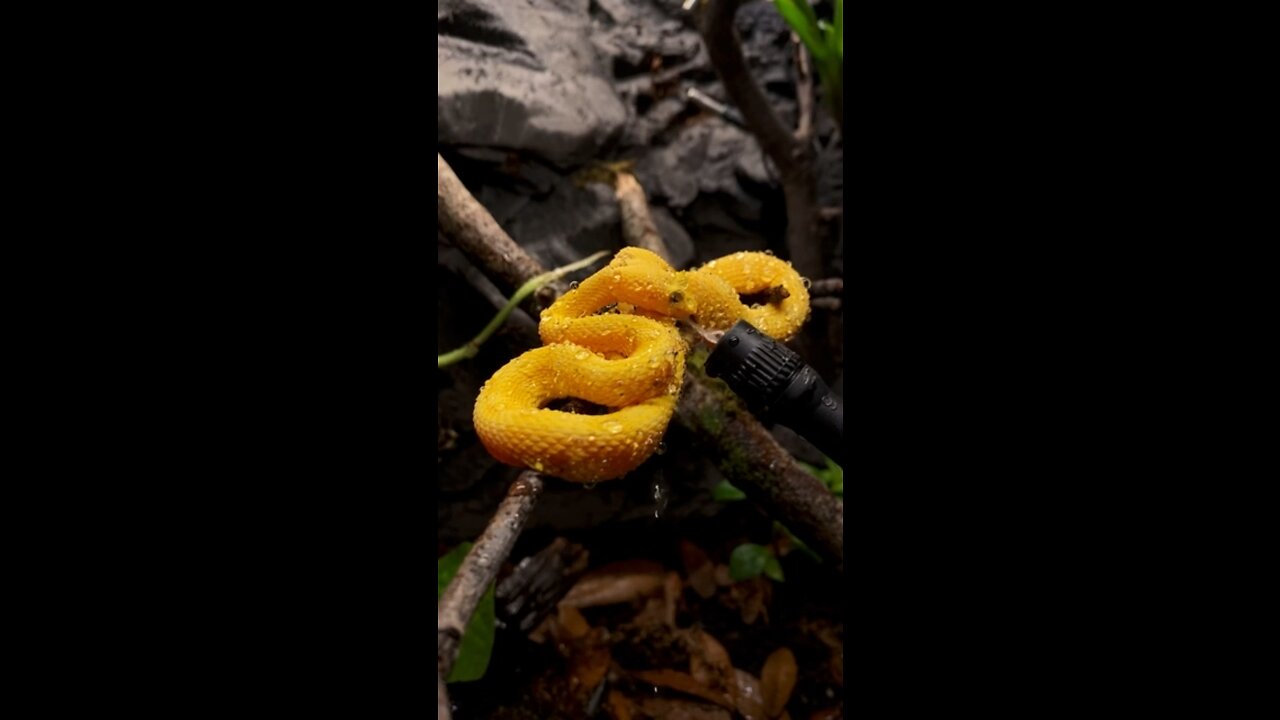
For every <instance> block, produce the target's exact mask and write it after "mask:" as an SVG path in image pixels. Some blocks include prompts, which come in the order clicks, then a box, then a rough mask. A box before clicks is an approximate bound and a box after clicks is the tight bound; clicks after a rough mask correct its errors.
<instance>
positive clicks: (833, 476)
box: [800, 456, 844, 498]
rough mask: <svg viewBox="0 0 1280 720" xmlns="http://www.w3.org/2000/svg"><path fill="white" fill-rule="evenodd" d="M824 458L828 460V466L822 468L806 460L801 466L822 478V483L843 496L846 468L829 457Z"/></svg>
mask: <svg viewBox="0 0 1280 720" xmlns="http://www.w3.org/2000/svg"><path fill="white" fill-rule="evenodd" d="M823 459H825V460H826V461H827V466H826V467H825V468H823V469H821V470H819V469H818V468H816V467H814V466H812V465H810V464H809V463H806V462H801V463H800V467H802V468H804V469H805V470H807V471H808V472H809V474H810V475H812V476H814V477H816V478H818V479H819V480H821V481H822V484H823V485H826V486H827V489H828V490H830V491H831V492H833V493H835V494H836V495H837V496H839V497H841V498H843V497H844V469H843V468H841V467H840V466H839V465H837V464H835V462H834V461H833V460H832V459H831V458H829V457H826V456H824V457H823Z"/></svg>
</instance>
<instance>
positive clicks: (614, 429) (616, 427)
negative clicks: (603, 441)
mask: <svg viewBox="0 0 1280 720" xmlns="http://www.w3.org/2000/svg"><path fill="white" fill-rule="evenodd" d="M604 429H605V430H608V431H609V433H610V434H611V435H617V434H618V433H620V432H622V423H619V422H614V421H612V420H610V421H608V422H606V423H605V424H604Z"/></svg>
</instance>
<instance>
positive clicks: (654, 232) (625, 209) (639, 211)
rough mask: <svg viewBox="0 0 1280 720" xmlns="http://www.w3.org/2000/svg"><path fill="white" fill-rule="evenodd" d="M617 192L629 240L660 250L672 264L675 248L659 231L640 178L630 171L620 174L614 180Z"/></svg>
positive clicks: (623, 228) (629, 242) (641, 246)
mask: <svg viewBox="0 0 1280 720" xmlns="http://www.w3.org/2000/svg"><path fill="white" fill-rule="evenodd" d="M613 191H614V194H615V195H617V197H618V209H619V211H620V212H621V214H622V235H623V237H625V238H626V240H627V243H628V244H631V245H635V246H636V247H640V248H644V249H645V250H648V251H650V252H654V253H657V254H658V256H659V257H661V258H662V259H663V260H666V261H667V264H670V263H671V251H670V250H668V249H667V243H666V242H664V241H663V239H662V235H660V234H658V226H657V225H654V224H653V216H652V215H651V214H650V213H649V201H648V200H647V199H645V195H644V188H643V187H641V186H640V181H639V180H636V176H635V175H632V174H631V173H629V172H620V173H617V174H616V175H615V177H614V179H613Z"/></svg>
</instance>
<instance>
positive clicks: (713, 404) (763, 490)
mask: <svg viewBox="0 0 1280 720" xmlns="http://www.w3.org/2000/svg"><path fill="white" fill-rule="evenodd" d="M684 377H685V381H684V391H683V392H682V393H681V395H680V403H679V404H678V405H677V406H676V418H677V419H678V420H679V422H680V424H681V425H683V426H684V427H686V428H688V429H690V430H691V431H693V433H694V434H695V435H696V436H697V437H699V438H700V439H702V440H704V441H706V442H707V443H708V445H709V446H710V448H711V450H712V452H711V453H710V456H711V457H714V458H715V460H716V464H717V465H718V466H719V467H720V471H721V472H723V473H724V475H725V477H726V478H728V480H729V482H731V483H733V485H734V486H736V487H738V488H740V489H741V490H742V491H743V492H744V493H746V494H747V496H748V497H750V498H752V499H753V500H755V501H757V502H759V503H760V504H761V505H763V506H764V507H766V508H768V509H769V511H770V513H771V514H773V515H775V519H776V520H778V521H780V522H782V523H783V524H784V525H786V526H787V527H788V528H789V529H790V530H791V531H792V532H794V533H795V534H796V535H797V536H798V537H799V538H800V539H801V540H804V541H805V543H807V544H808V545H809V546H810V547H812V548H813V549H814V550H817V551H818V552H819V553H822V554H823V555H825V556H826V557H827V558H829V559H831V560H832V561H833V562H834V563H835V566H836V571H837V572H841V573H843V572H844V503H843V502H842V501H840V500H839V499H838V498H836V496H835V495H832V494H831V491H830V490H828V489H827V488H826V486H825V485H823V484H822V482H821V481H820V480H818V479H817V478H816V477H814V476H812V475H810V474H809V473H807V472H805V471H804V470H803V469H802V468H801V467H800V466H799V465H798V464H797V463H796V460H795V458H793V457H792V456H791V453H788V452H787V451H786V450H785V449H783V447H782V446H781V445H779V444H778V441H777V440H776V439H774V437H773V434H772V433H770V432H769V431H768V430H766V429H765V427H764V426H763V425H761V424H760V422H759V421H758V420H756V419H755V417H754V416H752V415H751V413H750V412H749V411H748V410H747V409H746V407H745V406H744V405H743V404H742V401H741V400H739V399H738V397H737V396H736V395H734V394H733V391H731V390H730V389H729V387H728V386H727V385H725V384H724V383H722V382H720V381H718V380H712V379H711V378H708V377H707V376H706V375H705V374H704V373H703V371H702V370H701V369H699V368H696V367H694V366H693V365H690V367H689V369H688V371H687V372H686V373H685V376H684Z"/></svg>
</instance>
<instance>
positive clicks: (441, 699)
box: [436, 672, 453, 720]
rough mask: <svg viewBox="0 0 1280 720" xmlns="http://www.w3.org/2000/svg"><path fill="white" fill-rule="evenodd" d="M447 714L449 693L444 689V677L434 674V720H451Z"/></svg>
mask: <svg viewBox="0 0 1280 720" xmlns="http://www.w3.org/2000/svg"><path fill="white" fill-rule="evenodd" d="M452 718H453V713H451V712H449V691H448V690H446V689H445V687H444V676H443V675H441V674H440V673H438V672H437V673H436V720H452Z"/></svg>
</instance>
